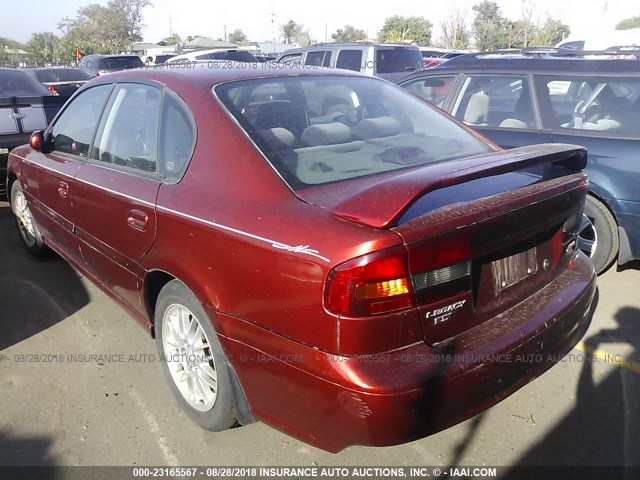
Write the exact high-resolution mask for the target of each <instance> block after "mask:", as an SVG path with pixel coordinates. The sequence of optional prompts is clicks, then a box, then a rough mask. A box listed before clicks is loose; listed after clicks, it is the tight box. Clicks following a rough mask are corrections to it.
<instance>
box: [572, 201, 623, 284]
mask: <svg viewBox="0 0 640 480" xmlns="http://www.w3.org/2000/svg"><path fill="white" fill-rule="evenodd" d="M619 247H620V239H619V237H618V224H617V223H616V220H615V218H613V215H611V212H610V211H609V209H608V208H607V207H605V206H604V205H603V204H602V203H601V202H600V201H599V200H597V199H595V198H594V197H592V196H591V195H587V201H586V202H585V204H584V215H583V217H582V223H581V224H580V230H579V232H578V248H579V249H580V250H582V251H583V252H584V253H585V254H586V255H587V256H588V257H590V258H591V261H592V262H593V265H594V266H595V268H596V272H598V274H601V273H603V272H605V271H606V270H607V269H608V268H609V267H610V266H611V264H612V263H613V261H614V260H615V258H616V256H617V255H618V249H619Z"/></svg>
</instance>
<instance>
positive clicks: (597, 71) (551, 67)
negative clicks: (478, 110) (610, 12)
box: [400, 53, 640, 83]
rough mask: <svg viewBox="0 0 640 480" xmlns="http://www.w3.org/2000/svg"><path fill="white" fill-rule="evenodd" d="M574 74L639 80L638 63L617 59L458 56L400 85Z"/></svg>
mask: <svg viewBox="0 0 640 480" xmlns="http://www.w3.org/2000/svg"><path fill="white" fill-rule="evenodd" d="M465 72H487V73H520V74H522V73H537V74H562V73H578V74H589V75H607V76H609V75H616V76H629V75H636V76H640V60H631V59H619V58H578V57H552V56H539V57H525V56H522V55H519V54H517V53H513V54H507V55H503V54H500V55H492V54H489V55H479V54H467V55H461V56H458V57H455V58H452V59H450V60H448V61H447V62H445V63H443V64H441V65H438V66H437V67H433V68H427V69H425V70H421V71H419V72H414V73H411V74H409V75H407V76H406V77H404V78H403V79H402V80H401V81H400V83H402V82H405V81H408V80H412V79H415V78H419V77H422V76H429V75H435V74H437V73H465Z"/></svg>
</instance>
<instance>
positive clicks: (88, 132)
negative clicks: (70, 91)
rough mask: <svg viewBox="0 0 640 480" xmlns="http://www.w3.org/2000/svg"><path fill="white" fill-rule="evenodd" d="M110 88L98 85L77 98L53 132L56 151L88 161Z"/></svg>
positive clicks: (66, 109) (57, 121) (61, 117)
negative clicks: (92, 140)
mask: <svg viewBox="0 0 640 480" xmlns="http://www.w3.org/2000/svg"><path fill="white" fill-rule="evenodd" d="M110 91H111V85H99V86H97V87H93V88H90V89H88V90H85V91H84V92H82V93H80V94H79V95H77V96H76V97H75V98H74V99H73V101H71V103H70V104H68V106H67V107H66V108H65V109H64V111H63V112H62V113H61V114H60V116H59V117H58V119H57V120H56V123H55V124H54V125H53V127H52V128H51V130H50V134H51V135H52V139H53V142H54V150H55V151H57V152H60V153H69V154H72V155H78V156H80V157H87V155H88V152H89V145H90V143H91V137H92V136H93V133H94V132H95V130H96V127H97V125H98V121H99V120H100V115H101V114H102V109H103V107H104V104H105V102H106V101H107V96H108V95H109V92H110Z"/></svg>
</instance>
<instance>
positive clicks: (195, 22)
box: [0, 0, 640, 43]
mask: <svg viewBox="0 0 640 480" xmlns="http://www.w3.org/2000/svg"><path fill="white" fill-rule="evenodd" d="M152 1H153V6H150V7H147V8H146V9H145V10H144V16H145V24H146V26H145V27H144V29H143V35H144V40H145V41H148V42H153V43H155V42H158V41H160V40H162V39H163V38H165V37H167V36H168V35H169V33H170V32H173V33H177V34H179V35H180V36H181V37H186V36H187V35H202V36H207V37H213V38H218V37H220V38H224V32H225V26H226V30H227V33H231V32H232V31H233V30H235V29H236V28H240V29H241V30H242V31H243V32H244V33H245V34H247V36H248V37H249V39H250V40H253V41H266V40H271V39H272V38H273V35H274V30H275V32H276V33H277V32H278V30H279V29H278V27H279V26H280V25H282V24H283V23H285V22H287V21H288V20H289V19H293V20H294V21H295V22H297V23H301V24H303V25H304V26H305V28H308V29H309V30H310V31H311V37H312V38H313V39H315V40H317V41H325V39H327V40H329V41H330V40H331V34H332V33H333V32H335V31H336V30H337V29H338V28H341V27H343V26H344V25H347V24H350V25H353V26H355V27H357V28H361V29H363V30H365V32H367V33H368V35H369V37H370V38H374V37H375V35H376V32H377V31H378V30H379V29H380V28H381V27H382V25H383V23H384V20H385V18H387V17H390V16H392V15H404V16H423V17H425V18H427V19H429V20H430V21H431V22H432V23H433V25H434V34H433V36H432V41H433V40H437V39H438V38H439V37H440V36H441V30H440V28H439V25H440V23H441V22H443V21H444V20H446V19H447V17H448V16H449V15H450V14H451V13H452V12H453V11H455V10H459V11H460V12H462V13H463V14H465V15H466V16H467V19H468V23H469V24H470V23H471V21H472V18H473V12H472V7H473V5H475V4H477V3H479V2H480V0H448V1H441V0H438V1H433V0H393V1H388V0H387V1H382V2H375V3H374V0H347V1H345V0H321V1H314V0H281V1H276V0H259V1H258V0H244V1H242V2H238V3H235V2H215V1H213V0H180V1H176V0H152ZM107 2H108V0H57V1H55V2H54V1H52V0H29V1H18V0H0V11H2V12H3V15H2V18H3V20H5V21H4V22H3V27H2V30H1V31H0V36H2V37H9V38H13V39H15V40H18V41H21V42H26V41H27V40H28V39H29V38H30V37H31V34H32V33H35V32H42V31H53V32H54V33H56V34H58V35H59V34H60V32H59V31H58V30H57V25H58V22H59V21H60V20H61V19H62V18H63V17H65V16H75V14H76V12H77V10H78V8H79V7H81V6H85V5H88V4H90V3H100V4H103V5H106V4H107ZM525 2H526V3H527V4H533V6H534V9H535V13H534V17H533V21H534V23H536V22H537V21H538V20H540V22H542V21H544V18H546V15H547V14H550V15H551V16H552V17H554V18H556V19H559V20H562V21H563V23H566V24H568V25H569V26H570V27H571V32H572V36H574V35H577V36H586V35H590V34H593V33H594V32H601V31H605V30H613V28H614V26H615V25H616V23H618V22H619V21H620V20H622V19H624V18H628V17H632V16H636V15H640V4H638V1H637V0H525ZM497 3H498V5H500V8H501V11H502V14H503V15H504V16H505V17H508V18H511V19H513V20H516V19H519V18H522V1H521V0H511V1H508V0H498V1H497ZM271 14H275V16H272V15H271ZM272 18H273V19H274V20H275V21H274V23H272ZM274 26H275V28H274Z"/></svg>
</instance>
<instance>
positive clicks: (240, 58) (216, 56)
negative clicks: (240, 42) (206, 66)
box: [196, 51, 258, 63]
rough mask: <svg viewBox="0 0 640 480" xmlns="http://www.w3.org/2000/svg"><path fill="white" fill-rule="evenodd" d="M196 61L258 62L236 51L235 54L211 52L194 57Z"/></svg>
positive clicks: (246, 54)
mask: <svg viewBox="0 0 640 480" xmlns="http://www.w3.org/2000/svg"><path fill="white" fill-rule="evenodd" d="M196 60H230V61H232V62H247V63H255V62H257V61H258V60H257V59H256V57H254V56H253V55H251V54H250V53H249V52H244V51H236V52H224V51H222V52H212V53H206V54H204V55H200V56H197V57H196Z"/></svg>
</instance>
